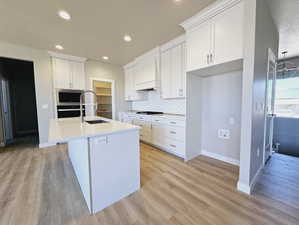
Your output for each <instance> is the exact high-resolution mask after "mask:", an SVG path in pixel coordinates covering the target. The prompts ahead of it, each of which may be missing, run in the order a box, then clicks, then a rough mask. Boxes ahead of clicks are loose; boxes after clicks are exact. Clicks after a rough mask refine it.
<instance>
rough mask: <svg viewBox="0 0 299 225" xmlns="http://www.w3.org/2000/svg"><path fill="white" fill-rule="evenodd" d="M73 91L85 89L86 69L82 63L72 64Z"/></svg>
mask: <svg viewBox="0 0 299 225" xmlns="http://www.w3.org/2000/svg"><path fill="white" fill-rule="evenodd" d="M70 67H71V76H72V78H71V79H70V80H71V84H72V89H76V90H84V89H85V68H84V63H82V62H70Z"/></svg>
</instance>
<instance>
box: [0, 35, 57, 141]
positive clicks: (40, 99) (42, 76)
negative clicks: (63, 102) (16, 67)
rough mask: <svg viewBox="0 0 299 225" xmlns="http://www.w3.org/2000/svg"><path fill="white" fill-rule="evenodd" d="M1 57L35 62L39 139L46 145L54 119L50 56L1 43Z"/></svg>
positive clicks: (44, 52) (26, 48) (23, 47)
mask: <svg viewBox="0 0 299 225" xmlns="http://www.w3.org/2000/svg"><path fill="white" fill-rule="evenodd" d="M0 56H1V57H8V58H15V59H22V60H28V61H33V63H34V77H35V86H36V89H35V91H36V101H37V116H38V131H39V138H40V143H46V142H47V140H48V129H49V120H50V118H53V99H52V96H53V95H52V90H53V85H52V84H53V82H52V75H51V61H50V56H49V54H48V53H47V52H46V51H42V50H37V49H33V48H29V47H25V46H20V45H14V44H10V43H6V42H2V41H1V42H0ZM44 107H45V108H44Z"/></svg>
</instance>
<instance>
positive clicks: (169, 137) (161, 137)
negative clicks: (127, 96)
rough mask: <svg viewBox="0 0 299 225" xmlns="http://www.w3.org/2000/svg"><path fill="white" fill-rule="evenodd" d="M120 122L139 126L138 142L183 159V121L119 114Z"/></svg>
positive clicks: (182, 119) (166, 117)
mask: <svg viewBox="0 0 299 225" xmlns="http://www.w3.org/2000/svg"><path fill="white" fill-rule="evenodd" d="M120 121H122V122H124V123H131V124H134V125H137V126H140V127H141V129H140V140H141V141H144V142H146V143H148V144H152V145H154V146H156V147H158V148H160V149H162V150H164V151H167V152H169V153H172V154H174V155H177V156H179V157H181V158H185V155H186V153H185V152H186V147H185V119H184V117H182V118H173V116H169V117H168V116H167V115H164V116H163V117H159V116H149V115H145V116H140V115H137V114H134V113H121V114H120Z"/></svg>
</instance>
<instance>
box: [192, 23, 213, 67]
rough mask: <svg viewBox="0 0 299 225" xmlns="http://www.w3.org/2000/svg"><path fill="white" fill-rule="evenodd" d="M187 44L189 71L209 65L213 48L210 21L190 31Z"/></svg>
mask: <svg viewBox="0 0 299 225" xmlns="http://www.w3.org/2000/svg"><path fill="white" fill-rule="evenodd" d="M186 45H187V70H188V71H193V70H196V69H200V68H204V67H207V66H209V63H210V62H209V60H210V54H211V50H212V26H211V23H210V21H209V22H206V23H203V24H201V25H199V26H198V27H196V28H195V29H193V30H192V31H190V32H188V33H187V35H186Z"/></svg>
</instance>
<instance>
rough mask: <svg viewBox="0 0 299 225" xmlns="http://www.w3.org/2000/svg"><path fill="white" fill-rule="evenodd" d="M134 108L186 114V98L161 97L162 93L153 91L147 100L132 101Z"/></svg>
mask: <svg viewBox="0 0 299 225" xmlns="http://www.w3.org/2000/svg"><path fill="white" fill-rule="evenodd" d="M132 110H136V111H157V112H164V113H171V114H184V115H185V114H186V100H185V99H167V100H166V99H161V97H160V93H159V92H157V91H151V92H149V93H148V98H147V100H145V101H135V102H132Z"/></svg>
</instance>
